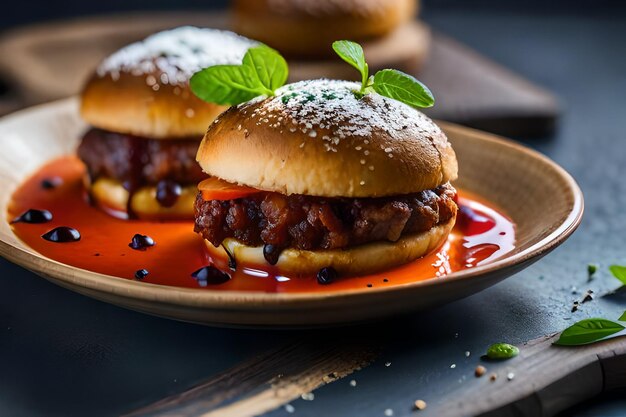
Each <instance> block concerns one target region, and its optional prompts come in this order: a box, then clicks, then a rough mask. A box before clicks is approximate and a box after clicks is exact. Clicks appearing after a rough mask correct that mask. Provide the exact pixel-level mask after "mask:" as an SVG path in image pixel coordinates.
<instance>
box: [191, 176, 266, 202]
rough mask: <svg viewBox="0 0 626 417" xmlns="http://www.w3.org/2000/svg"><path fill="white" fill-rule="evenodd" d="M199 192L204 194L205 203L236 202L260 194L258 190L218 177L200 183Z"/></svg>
mask: <svg viewBox="0 0 626 417" xmlns="http://www.w3.org/2000/svg"><path fill="white" fill-rule="evenodd" d="M198 190H200V192H201V193H202V198H203V199H204V200H205V201H209V200H235V199H237V198H241V197H245V196H247V195H250V194H254V193H258V192H259V190H257V189H256V188H252V187H246V186H245V185H237V184H233V183H231V182H228V181H224V180H221V179H219V178H216V177H210V178H207V179H206V180H204V181H202V182H200V184H198Z"/></svg>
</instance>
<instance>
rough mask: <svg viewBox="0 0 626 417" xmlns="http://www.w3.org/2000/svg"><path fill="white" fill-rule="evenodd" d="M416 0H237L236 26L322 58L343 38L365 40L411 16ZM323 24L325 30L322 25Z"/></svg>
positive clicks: (290, 52) (289, 51) (287, 49)
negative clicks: (336, 40)
mask: <svg viewBox="0 0 626 417" xmlns="http://www.w3.org/2000/svg"><path fill="white" fill-rule="evenodd" d="M417 3H418V1H416V0H349V1H345V0H235V1H234V3H233V12H234V13H233V24H234V28H235V30H236V31H237V32H239V33H241V34H243V35H245V36H249V37H251V38H254V39H258V40H259V41H261V42H264V43H267V44H268V45H270V46H272V47H274V48H276V49H278V50H279V51H280V52H282V53H284V54H285V55H287V56H289V57H298V58H320V57H326V56H328V55H330V54H331V53H332V51H331V50H330V49H329V46H330V44H331V43H332V42H333V41H334V40H335V39H339V38H347V39H354V40H357V41H366V40H370V39H374V38H379V37H383V36H385V35H388V34H389V33H391V32H392V31H393V30H395V29H396V28H398V27H400V26H402V25H403V24H405V23H407V22H409V21H411V20H412V19H413V18H414V16H415V14H416V9H417ZM321 28H323V30H320V29H321Z"/></svg>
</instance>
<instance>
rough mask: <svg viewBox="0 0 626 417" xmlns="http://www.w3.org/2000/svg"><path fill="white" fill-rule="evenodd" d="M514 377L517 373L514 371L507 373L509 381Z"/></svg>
mask: <svg viewBox="0 0 626 417" xmlns="http://www.w3.org/2000/svg"><path fill="white" fill-rule="evenodd" d="M513 378H515V374H514V373H513V372H509V373H508V374H506V379H508V380H509V381H512V380H513Z"/></svg>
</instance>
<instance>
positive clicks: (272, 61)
mask: <svg viewBox="0 0 626 417" xmlns="http://www.w3.org/2000/svg"><path fill="white" fill-rule="evenodd" d="M242 66H245V67H250V68H251V69H252V70H253V72H254V74H255V75H254V77H255V78H256V79H257V80H259V82H260V84H261V85H262V86H263V87H265V88H267V90H269V92H268V94H269V93H271V95H273V94H274V91H275V90H276V89H277V88H279V87H282V86H283V85H284V84H285V82H286V81H287V77H288V76H289V67H288V66H287V61H285V58H283V57H282V56H281V55H280V54H279V53H278V52H276V51H275V50H274V49H272V48H270V47H269V46H266V45H259V46H255V47H252V48H250V49H248V51H247V52H246V54H245V55H244V57H243V62H242Z"/></svg>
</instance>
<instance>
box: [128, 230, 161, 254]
mask: <svg viewBox="0 0 626 417" xmlns="http://www.w3.org/2000/svg"><path fill="white" fill-rule="evenodd" d="M154 245H155V243H154V239H152V238H151V237H150V236H146V235H140V234H139V233H137V234H136V235H135V236H133V238H132V240H131V241H130V243H129V244H128V246H130V247H131V249H135V250H146V249H147V248H149V247H151V246H154Z"/></svg>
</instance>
